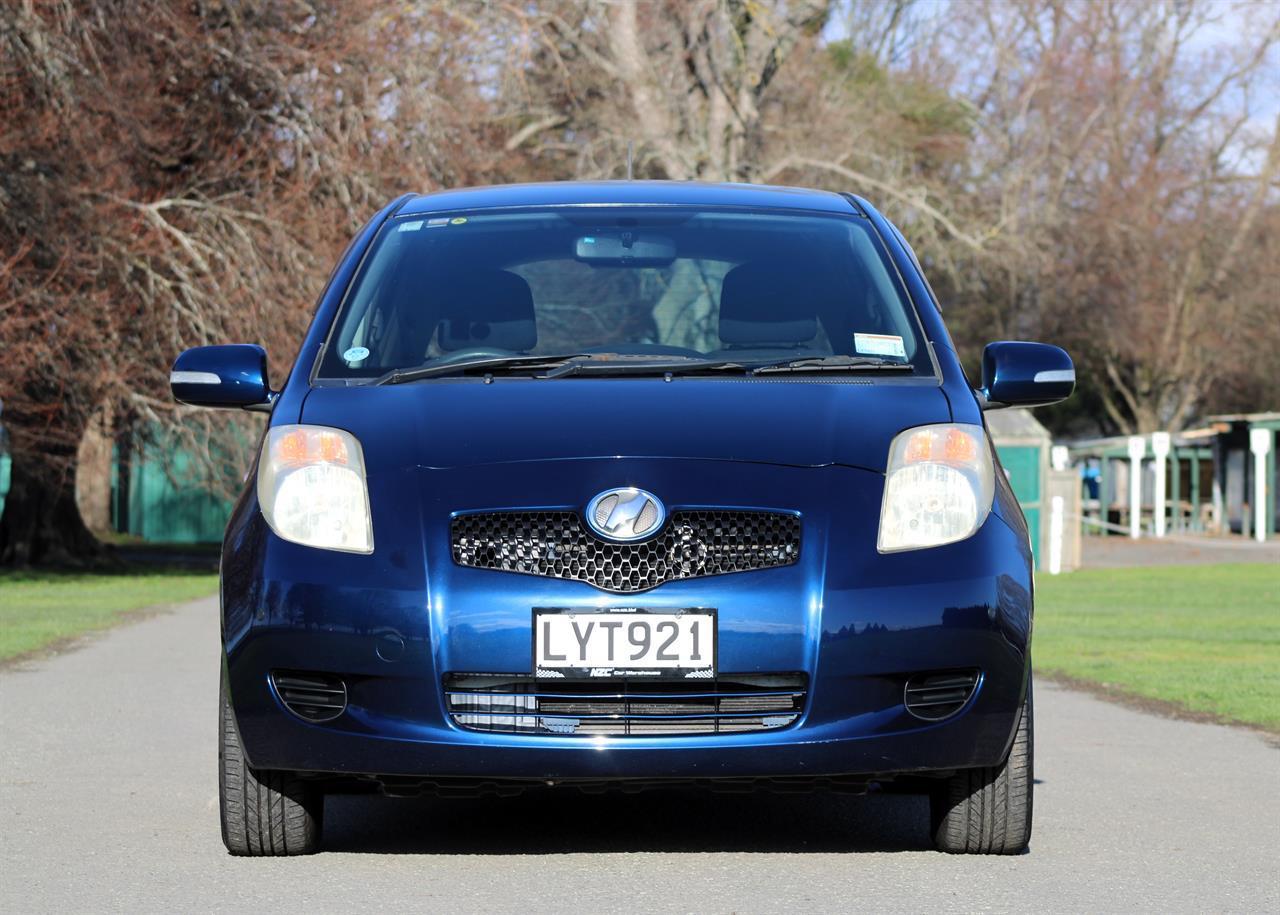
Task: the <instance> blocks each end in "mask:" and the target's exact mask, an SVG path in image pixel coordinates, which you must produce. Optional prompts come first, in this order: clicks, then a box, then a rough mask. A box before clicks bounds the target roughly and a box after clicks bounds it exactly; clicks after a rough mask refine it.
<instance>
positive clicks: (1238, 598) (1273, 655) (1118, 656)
mask: <svg viewBox="0 0 1280 915" xmlns="http://www.w3.org/2000/svg"><path fill="white" fill-rule="evenodd" d="M1035 665H1036V669H1037V670H1040V671H1044V672H1048V673H1055V672H1056V673H1063V674H1067V675H1069V676H1072V677H1078V678H1081V679H1084V680H1090V681H1093V682H1095V683H1099V684H1103V685H1106V686H1109V687H1115V688H1118V689H1120V690H1121V691H1123V692H1127V693H1131V694H1133V695H1136V696H1142V697H1146V698H1150V699H1159V700H1163V701H1166V702H1172V703H1176V704H1177V705H1179V706H1181V707H1183V708H1186V709H1190V710H1193V711H1197V712H1208V713H1211V714H1214V715H1218V716H1221V717H1223V718H1228V719H1233V720H1236V721H1243V722H1248V723H1250V724H1255V725H1261V726H1262V727H1265V728H1268V729H1270V730H1276V731H1280V567H1275V566H1269V565H1261V564H1260V565H1202V566H1156V567H1148V568H1134V569H1097V570H1086V571H1081V572H1073V573H1071V574H1069V575H1061V576H1057V577H1054V578H1050V577H1049V576H1037V578H1036V623H1035Z"/></svg>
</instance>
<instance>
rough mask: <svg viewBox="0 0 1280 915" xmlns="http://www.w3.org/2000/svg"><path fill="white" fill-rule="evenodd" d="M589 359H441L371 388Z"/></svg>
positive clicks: (377, 381) (568, 355)
mask: <svg viewBox="0 0 1280 915" xmlns="http://www.w3.org/2000/svg"><path fill="white" fill-rule="evenodd" d="M584 357H588V354H586V353H566V354H564V355H559V356H557V355H554V354H552V355H545V356H471V357H468V358H463V359H453V360H449V359H444V360H440V359H437V360H436V361H434V362H430V363H428V364H427V365H420V366H418V367H417V368H412V369H392V370H391V371H389V372H387V373H386V374H385V375H380V376H379V377H377V378H374V379H373V380H372V381H370V382H369V384H404V383H405V382H406V381H417V380H418V379H420V378H437V377H440V376H442V375H457V374H461V373H463V372H474V371H478V370H480V369H486V370H488V371H490V372H492V371H494V370H501V369H528V370H533V371H537V370H540V369H554V368H556V367H557V366H560V365H563V364H564V363H566V362H568V361H569V360H571V359H581V358H584Z"/></svg>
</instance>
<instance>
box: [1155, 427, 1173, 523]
mask: <svg viewBox="0 0 1280 915" xmlns="http://www.w3.org/2000/svg"><path fill="white" fill-rule="evenodd" d="M1151 452H1152V453H1153V454H1154V455H1155V456H1156V462H1155V464H1154V469H1155V472H1156V491H1155V497H1156V504H1155V515H1156V536H1157V537H1163V536H1164V511H1165V501H1164V487H1165V477H1164V475H1165V472H1166V470H1167V469H1168V466H1167V463H1166V458H1168V457H1169V433H1168V432H1152V433H1151Z"/></svg>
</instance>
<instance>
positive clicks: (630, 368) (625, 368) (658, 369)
mask: <svg viewBox="0 0 1280 915" xmlns="http://www.w3.org/2000/svg"><path fill="white" fill-rule="evenodd" d="M746 368H747V366H745V365H743V364H742V363H741V362H726V361H725V360H723V359H700V358H698V357H697V356H678V355H677V356H650V355H646V354H644V353H591V354H590V355H586V356H577V357H574V358H572V359H567V360H565V362H564V364H563V365H559V366H557V367H556V368H553V369H551V370H550V371H549V372H547V373H546V374H544V375H539V376H538V377H539V378H564V377H565V376H567V375H665V374H668V373H671V374H682V373H687V372H701V371H738V372H742V371H745V370H746Z"/></svg>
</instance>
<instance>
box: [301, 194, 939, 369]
mask: <svg viewBox="0 0 1280 915" xmlns="http://www.w3.org/2000/svg"><path fill="white" fill-rule="evenodd" d="M919 340H920V333H919V330H918V324H917V321H916V318H915V314H914V312H913V311H912V306H911V305H910V303H909V299H908V298H907V297H906V295H905V293H904V291H903V289H902V287H901V283H900V280H899V278H898V275H897V273H896V272H895V270H894V269H893V267H892V264H891V262H890V261H889V259H888V257H887V254H886V252H885V251H884V249H883V246H882V245H881V243H880V240H879V239H878V238H877V237H876V235H875V234H874V231H873V230H872V228H871V226H870V224H869V223H868V221H867V220H865V219H864V218H862V217H858V216H855V215H852V214H851V215H849V216H843V215H837V214H833V215H827V214H809V213H795V212H790V211H787V212H782V211H755V210H723V209H722V210H714V209H699V208H696V207H560V208H554V207H552V208H541V209H528V210H514V211H477V212H470V213H452V214H449V215H445V216H421V215H418V216H413V217H404V218H398V219H393V220H390V221H389V222H388V223H387V224H386V225H385V226H384V227H383V229H382V230H381V232H380V233H379V236H378V238H377V240H376V241H375V244H374V248H373V250H372V251H371V252H370V254H369V256H368V257H367V258H366V261H365V264H364V265H363V267H362V269H361V271H360V272H359V275H358V276H357V278H356V280H355V281H354V283H353V285H352V288H351V289H350V290H349V292H348V295H347V297H346V300H345V302H344V304H343V306H342V308H341V309H340V311H339V314H338V315H337V317H336V319H335V322H334V325H333V328H332V330H331V336H330V340H329V345H328V346H327V347H326V351H325V356H324V359H323V361H322V364H321V368H320V372H319V374H320V376H321V377H326V378H367V377H375V376H378V375H381V374H383V373H385V372H387V371H390V370H393V369H397V368H412V367H418V366H423V365H429V364H431V363H432V361H434V360H438V359H445V358H457V357H459V356H464V355H467V354H472V353H474V354H489V353H492V354H495V355H504V354H525V353H528V354H535V355H536V354H548V355H550V354H565V353H577V352H588V353H590V352H618V353H625V354H653V355H655V356H664V355H665V356H686V357H702V358H711V359H721V358H723V359H730V360H738V359H742V360H761V359H789V358H792V357H794V358H805V357H811V356H813V357H822V356H833V355H849V356H869V357H876V358H880V359H885V360H889V361H900V362H903V363H908V364H912V365H914V366H916V368H917V371H920V372H922V373H927V372H930V371H931V367H930V363H929V361H928V358H927V354H926V353H925V351H924V350H923V348H922V347H921V346H920V343H919Z"/></svg>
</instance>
